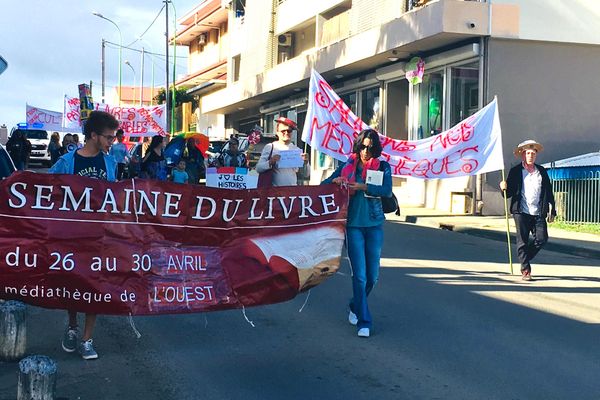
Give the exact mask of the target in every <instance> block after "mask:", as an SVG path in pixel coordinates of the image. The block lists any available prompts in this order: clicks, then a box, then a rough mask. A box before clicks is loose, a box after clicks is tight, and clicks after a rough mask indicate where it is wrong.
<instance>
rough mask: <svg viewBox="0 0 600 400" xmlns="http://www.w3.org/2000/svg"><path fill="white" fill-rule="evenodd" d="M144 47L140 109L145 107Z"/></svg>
mask: <svg viewBox="0 0 600 400" xmlns="http://www.w3.org/2000/svg"><path fill="white" fill-rule="evenodd" d="M144 56H145V54H144V47H143V46H142V72H141V74H142V75H141V77H140V107H142V106H143V105H144Z"/></svg>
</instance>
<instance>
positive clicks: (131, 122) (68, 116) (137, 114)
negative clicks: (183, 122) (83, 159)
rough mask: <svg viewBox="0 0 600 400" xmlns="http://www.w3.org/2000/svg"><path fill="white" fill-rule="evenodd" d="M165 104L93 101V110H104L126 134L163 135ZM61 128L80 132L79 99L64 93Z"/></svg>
mask: <svg viewBox="0 0 600 400" xmlns="http://www.w3.org/2000/svg"><path fill="white" fill-rule="evenodd" d="M165 109H166V106H165V105H164V104H162V105H159V106H143V107H134V106H124V107H119V106H111V105H109V104H104V103H94V110H100V111H106V112H109V113H111V114H112V115H114V116H115V118H116V119H118V120H119V122H120V124H121V125H120V128H121V129H123V131H124V132H125V135H127V136H154V135H162V136H165V135H166V134H167V133H166V127H167V115H166V113H165ZM63 130H65V131H68V132H81V125H80V123H79V99H78V98H76V97H68V96H66V95H65V111H64V121H63Z"/></svg>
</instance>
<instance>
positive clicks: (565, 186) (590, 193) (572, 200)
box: [549, 171, 600, 224]
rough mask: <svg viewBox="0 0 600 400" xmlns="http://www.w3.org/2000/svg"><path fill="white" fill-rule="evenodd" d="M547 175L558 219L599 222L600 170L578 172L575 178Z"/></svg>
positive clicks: (568, 221)
mask: <svg viewBox="0 0 600 400" xmlns="http://www.w3.org/2000/svg"><path fill="white" fill-rule="evenodd" d="M549 172H550V171H549ZM549 175H550V178H551V180H552V187H553V189H554V196H555V198H556V211H557V214H558V219H559V220H560V221H564V222H567V223H574V224H580V223H592V224H600V171H588V172H585V173H584V172H580V173H579V174H577V178H574V177H572V176H571V177H566V178H565V177H560V176H559V175H557V174H552V173H550V174H549ZM553 175H554V176H553Z"/></svg>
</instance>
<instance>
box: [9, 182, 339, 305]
mask: <svg viewBox="0 0 600 400" xmlns="http://www.w3.org/2000/svg"><path fill="white" fill-rule="evenodd" d="M0 199H1V200H0V298H3V299H17V300H21V301H23V302H26V303H29V304H34V305H38V306H42V307H47V308H59V309H73V310H77V311H84V312H91V313H98V314H128V313H131V314H134V315H136V314H137V315H143V314H164V313H190V312H204V311H214V310H223V309H231V308H240V307H242V306H255V305H261V304H269V303H276V302H281V301H286V300H289V299H292V298H293V297H295V296H296V295H297V294H298V293H299V292H300V291H303V290H306V289H308V288H310V287H313V286H315V285H317V284H319V283H320V282H321V281H322V280H323V279H325V278H326V277H328V276H330V275H331V274H333V273H335V271H336V270H337V269H338V268H339V262H340V256H341V250H342V245H343V240H344V229H345V223H346V209H347V201H348V198H347V193H346V192H345V191H343V190H342V189H339V188H338V187H337V185H324V186H299V187H285V188H272V189H259V190H244V191H242V190H240V191H232V190H221V189H213V188H206V187H202V186H195V185H181V184H176V183H170V182H157V181H147V180H139V179H136V180H129V181H122V182H117V183H110V182H105V181H100V180H95V179H89V178H84V177H79V176H74V175H52V174H35V173H30V172H20V173H15V174H13V175H11V176H10V177H8V178H7V179H5V180H3V181H1V182H0Z"/></svg>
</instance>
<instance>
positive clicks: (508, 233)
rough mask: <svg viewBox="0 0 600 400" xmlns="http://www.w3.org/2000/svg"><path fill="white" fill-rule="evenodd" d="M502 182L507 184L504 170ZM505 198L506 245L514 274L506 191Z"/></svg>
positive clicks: (511, 272)
mask: <svg viewBox="0 0 600 400" xmlns="http://www.w3.org/2000/svg"><path fill="white" fill-rule="evenodd" d="M502 180H503V181H504V182H506V178H505V177H504V168H502ZM502 194H503V196H504V217H505V219H506V243H507V244H508V263H509V264H510V274H511V275H514V274H513V265H512V253H511V251H510V225H509V223H508V199H507V197H506V190H503V191H502Z"/></svg>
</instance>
